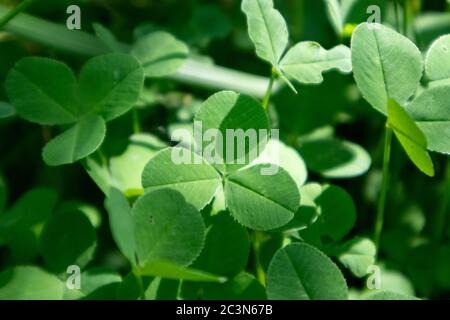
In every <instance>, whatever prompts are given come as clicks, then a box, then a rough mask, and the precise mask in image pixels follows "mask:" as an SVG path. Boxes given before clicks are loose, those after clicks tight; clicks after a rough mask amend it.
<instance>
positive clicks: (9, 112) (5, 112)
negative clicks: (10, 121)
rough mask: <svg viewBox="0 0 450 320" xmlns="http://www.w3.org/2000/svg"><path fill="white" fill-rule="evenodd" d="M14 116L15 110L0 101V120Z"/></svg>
mask: <svg viewBox="0 0 450 320" xmlns="http://www.w3.org/2000/svg"><path fill="white" fill-rule="evenodd" d="M15 114H16V110H15V109H14V107H13V106H12V105H10V104H9V103H6V102H2V101H0V119H5V118H9V117H12V116H13V115H15Z"/></svg>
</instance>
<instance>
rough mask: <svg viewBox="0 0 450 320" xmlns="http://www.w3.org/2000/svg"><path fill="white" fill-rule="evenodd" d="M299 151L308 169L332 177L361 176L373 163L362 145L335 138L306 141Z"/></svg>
mask: <svg viewBox="0 0 450 320" xmlns="http://www.w3.org/2000/svg"><path fill="white" fill-rule="evenodd" d="M299 151H300V155H301V156H302V157H303V159H304V160H305V162H306V166H307V167H308V169H310V170H311V171H314V172H317V173H320V174H321V175H323V176H324V177H327V178H332V179H342V178H354V177H357V176H360V175H362V174H364V173H366V172H367V170H369V167H370V165H371V163H372V160H371V158H370V155H369V154H368V153H367V151H366V150H364V149H363V148H362V147H361V146H359V145H357V144H354V143H352V142H349V141H341V140H338V139H334V138H326V139H318V140H310V141H306V142H304V143H302V144H301V146H300V149H299Z"/></svg>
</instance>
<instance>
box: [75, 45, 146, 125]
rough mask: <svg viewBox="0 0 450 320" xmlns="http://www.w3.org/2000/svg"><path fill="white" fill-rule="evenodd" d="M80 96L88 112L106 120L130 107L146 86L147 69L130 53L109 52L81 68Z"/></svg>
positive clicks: (115, 116)
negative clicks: (97, 114) (144, 69)
mask: <svg viewBox="0 0 450 320" xmlns="http://www.w3.org/2000/svg"><path fill="white" fill-rule="evenodd" d="M79 81H80V99H81V102H82V103H83V105H84V106H85V108H86V111H89V112H94V113H99V114H101V115H102V116H103V118H104V119H105V120H106V121H109V120H112V119H114V118H117V117H119V116H120V115H122V114H124V113H125V112H127V111H128V110H130V109H131V108H132V107H133V106H134V104H135V103H136V102H137V100H138V98H139V94H140V92H141V90H142V88H143V86H144V71H143V69H142V67H141V65H140V64H139V62H138V61H137V60H136V59H135V58H133V57H132V56H130V55H127V54H122V53H110V54H106V55H101V56H97V57H95V58H92V59H91V60H89V61H88V62H87V63H86V64H85V65H84V66H83V68H82V69H81V71H80V80H79Z"/></svg>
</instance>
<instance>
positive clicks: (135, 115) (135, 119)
mask: <svg viewBox="0 0 450 320" xmlns="http://www.w3.org/2000/svg"><path fill="white" fill-rule="evenodd" d="M132 112H133V132H134V133H140V132H142V128H141V123H140V121H139V113H138V110H137V109H136V108H133V110H132Z"/></svg>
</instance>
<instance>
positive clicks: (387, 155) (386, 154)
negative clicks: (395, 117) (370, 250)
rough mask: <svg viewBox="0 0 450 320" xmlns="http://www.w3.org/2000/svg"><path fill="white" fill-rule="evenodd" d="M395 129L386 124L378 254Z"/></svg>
mask: <svg viewBox="0 0 450 320" xmlns="http://www.w3.org/2000/svg"><path fill="white" fill-rule="evenodd" d="M392 134H393V130H392V128H390V127H389V126H388V125H386V137H385V141H384V155H383V180H382V182H381V190H380V195H379V201H378V209H377V216H376V220H375V231H374V243H375V246H376V248H377V254H378V252H379V247H380V238H381V232H382V230H383V222H384V211H385V208H386V196H387V191H388V187H389V162H390V159H391V143H392Z"/></svg>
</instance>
